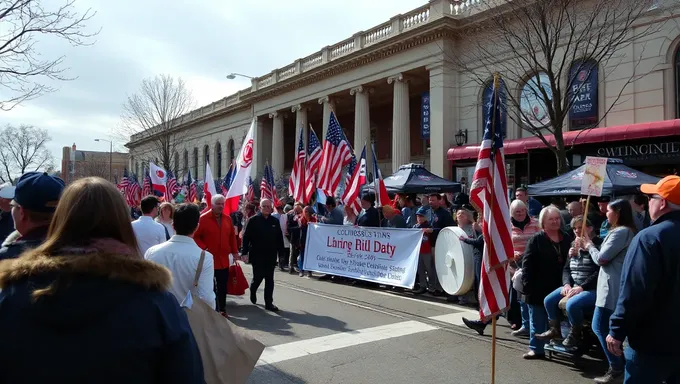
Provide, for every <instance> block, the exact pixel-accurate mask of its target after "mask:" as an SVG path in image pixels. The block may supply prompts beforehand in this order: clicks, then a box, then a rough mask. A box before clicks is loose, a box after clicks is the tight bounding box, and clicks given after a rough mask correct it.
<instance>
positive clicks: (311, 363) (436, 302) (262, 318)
mask: <svg viewBox="0 0 680 384" xmlns="http://www.w3.org/2000/svg"><path fill="white" fill-rule="evenodd" d="M243 270H244V272H245V274H246V276H247V277H248V279H250V276H251V269H250V266H248V265H243ZM275 280H276V288H275V291H274V302H275V304H276V305H277V306H278V307H279V308H280V309H281V311H280V312H278V313H276V314H275V313H271V312H267V311H265V310H264V308H263V307H264V303H263V301H264V298H263V291H262V290H263V288H264V285H263V286H261V287H260V290H259V292H258V304H257V306H254V305H252V304H251V303H250V301H249V298H248V297H249V294H248V292H246V295H244V296H242V297H236V296H229V299H228V300H229V301H228V303H227V304H228V308H227V309H228V313H229V315H230V318H231V320H232V321H233V322H234V323H235V324H237V325H239V326H242V327H244V328H246V329H248V330H250V331H251V332H252V333H253V334H254V335H255V337H256V338H257V339H258V340H260V341H261V342H262V343H264V344H265V346H266V347H267V348H266V349H265V351H264V353H263V355H262V357H261V359H260V361H259V362H258V366H257V367H256V368H255V371H254V372H253V374H252V375H251V377H250V380H249V383H253V384H255V383H257V384H263V383H295V384H302V383H324V384H325V383H328V384H331V383H337V384H341V383H376V384H378V383H379V384H382V383H385V384H400V383H410V384H411V383H428V384H438V383H441V384H445V383H446V384H451V383H464V384H468V383H470V384H472V383H490V382H491V376H490V365H491V364H490V357H491V326H489V327H488V328H487V331H486V332H485V335H484V336H479V335H477V333H476V332H474V331H472V330H470V329H468V328H466V327H465V326H464V325H463V323H462V321H461V318H462V317H463V316H466V317H468V318H476V316H478V315H477V312H476V311H475V310H474V309H472V308H467V307H463V306H458V305H451V304H448V303H446V302H445V301H444V300H443V299H441V298H434V297H431V296H428V295H425V296H421V297H417V296H413V295H412V294H410V293H392V292H390V291H387V290H384V289H382V290H381V289H376V290H371V289H366V288H360V287H353V286H349V285H345V284H339V283H333V282H330V281H319V280H317V278H316V277H314V278H311V279H310V278H307V277H305V278H301V277H299V276H298V275H290V274H288V273H283V272H279V271H278V269H277V272H276V276H275ZM527 342H528V340H526V339H517V338H514V337H512V336H510V328H509V325H508V324H507V322H506V321H505V320H504V319H500V320H499V321H498V346H497V349H496V382H497V383H499V384H501V383H503V384H512V383H517V384H520V383H521V384H526V383H592V377H595V376H598V375H600V374H602V373H603V372H604V370H606V365H605V364H603V363H601V362H597V361H593V360H590V359H589V360H586V361H585V362H583V363H581V364H580V365H579V366H580V369H577V368H575V366H574V363H573V362H572V361H569V360H557V361H548V360H546V361H526V360H523V359H522V357H521V356H522V353H524V352H526V351H527V350H528V349H527V346H526V343H527Z"/></svg>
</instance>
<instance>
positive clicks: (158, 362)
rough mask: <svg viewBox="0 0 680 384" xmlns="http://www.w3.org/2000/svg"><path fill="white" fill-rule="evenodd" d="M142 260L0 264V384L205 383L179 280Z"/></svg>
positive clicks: (98, 254)
mask: <svg viewBox="0 0 680 384" xmlns="http://www.w3.org/2000/svg"><path fill="white" fill-rule="evenodd" d="M101 249H111V248H110V247H106V248H101ZM133 254H134V256H128V255H124V254H119V253H118V252H116V251H115V250H110V251H96V250H95V251H94V252H90V251H87V252H76V251H73V250H65V251H64V252H62V253H60V254H59V255H45V254H42V253H39V251H37V250H33V251H29V252H28V253H24V254H23V255H22V256H21V257H20V258H18V259H13V260H5V261H2V262H0V289H2V292H0V340H2V343H1V344H0V361H2V369H0V383H24V384H32V383H35V384H43V383H98V384H109V383H110V384H118V383H126V384H136V383H139V384H142V383H143V384H149V383H158V384H161V383H162V384H167V383H178V384H179V383H182V384H185V383H196V384H199V383H201V384H202V383H203V365H202V363H201V357H200V353H199V351H198V348H197V346H196V341H195V340H194V336H193V334H192V332H191V328H190V327H189V322H188V320H187V316H186V314H185V313H184V312H183V310H182V309H181V308H180V307H179V305H178V304H177V300H176V299H175V297H174V296H173V295H172V294H171V293H170V292H168V291H167V289H168V288H169V287H170V284H171V279H172V278H171V276H170V272H169V271H168V270H167V269H166V268H165V267H163V266H160V265H158V264H155V263H153V262H150V261H146V260H142V259H141V258H140V256H139V255H137V252H136V251H135V252H133ZM48 287H53V288H54V291H53V292H52V293H51V294H47V295H44V296H41V297H39V298H37V299H34V298H33V297H32V294H33V293H35V292H36V291H37V290H39V289H45V288H48ZM40 356H42V357H43V358H40ZM36 359H39V363H37V361H38V360H36ZM36 364H39V367H38V368H36Z"/></svg>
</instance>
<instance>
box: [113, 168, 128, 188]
mask: <svg viewBox="0 0 680 384" xmlns="http://www.w3.org/2000/svg"><path fill="white" fill-rule="evenodd" d="M128 177H129V175H128V170H127V168H125V169H124V170H123V178H121V179H120V183H117V184H116V187H118V190H119V191H120V192H121V193H122V194H125V191H126V190H127V187H128V185H130V182H129V181H128Z"/></svg>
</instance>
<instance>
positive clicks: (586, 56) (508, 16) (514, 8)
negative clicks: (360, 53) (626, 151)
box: [443, 0, 663, 174]
mask: <svg viewBox="0 0 680 384" xmlns="http://www.w3.org/2000/svg"><path fill="white" fill-rule="evenodd" d="M652 3H653V2H652V1H650V0H607V1H597V0H590V1H584V0H513V1H508V0H493V1H487V2H482V3H481V4H479V5H478V6H477V7H479V8H481V12H482V13H480V17H481V18H482V20H481V21H480V22H479V23H475V24H472V25H469V26H466V27H465V32H464V33H465V35H467V36H474V37H471V38H466V39H465V41H462V42H461V46H460V47H457V49H456V50H455V52H450V51H447V50H446V49H445V48H443V52H444V53H445V56H446V59H447V60H449V61H450V62H452V63H453V64H454V65H455V66H457V67H458V69H459V70H460V72H461V73H462V74H463V77H464V78H466V79H467V82H472V83H475V84H476V85H481V86H487V85H488V84H489V79H490V77H491V75H492V74H493V73H499V74H500V75H501V78H502V80H503V82H504V86H505V89H507V90H508V91H503V92H504V96H505V97H506V98H507V107H506V111H507V116H508V118H509V119H511V120H512V121H513V122H515V123H516V124H517V125H518V126H520V128H521V129H523V130H526V131H528V132H529V133H531V134H532V135H534V136H536V137H538V138H539V139H540V140H541V141H543V143H544V144H545V145H546V147H547V148H549V149H550V150H551V151H552V152H553V153H554V155H555V158H556V160H557V172H558V174H561V173H564V172H566V171H568V170H569V164H568V161H567V156H566V155H567V148H568V147H569V146H570V145H571V144H572V143H565V142H564V136H563V133H564V131H565V129H566V127H568V118H569V113H570V110H571V109H572V107H573V106H574V104H575V102H577V101H578V99H579V97H581V96H582V95H583V93H584V92H582V91H585V89H584V87H588V80H589V78H590V76H591V75H592V73H593V72H594V71H597V70H599V69H602V70H603V71H604V73H602V71H601V70H600V71H599V72H598V74H599V75H604V78H605V79H606V78H607V76H608V75H610V74H611V73H612V72H614V71H615V70H616V69H617V68H618V67H619V65H621V64H622V63H626V65H630V63H631V61H632V62H633V65H632V66H633V68H632V69H631V71H630V72H631V73H632V74H631V75H630V76H628V77H627V78H626V79H624V80H622V81H620V84H617V88H616V90H615V92H614V94H613V95H609V94H608V95H607V96H608V100H607V105H609V107H608V108H606V111H605V114H604V115H606V114H607V113H608V112H609V111H610V110H611V108H612V107H613V106H614V105H616V104H617V103H618V100H619V97H621V95H622V94H623V92H624V89H626V87H627V86H628V85H629V84H631V83H632V82H634V81H636V80H638V79H640V78H641V77H643V76H644V75H646V74H648V73H649V72H651V70H652V69H653V68H647V70H646V71H645V72H642V71H640V67H639V65H638V64H639V63H640V61H641V60H642V53H641V54H640V57H630V56H627V55H626V49H627V48H629V47H630V46H631V45H632V44H634V43H636V44H640V46H641V49H642V50H644V43H642V42H643V41H644V40H645V39H644V37H646V36H649V35H651V34H653V33H655V32H657V31H658V30H659V29H660V28H661V25H662V23H663V21H662V22H656V23H655V22H649V23H647V24H646V25H645V23H643V22H642V21H643V19H644V18H647V17H654V16H655V15H657V16H658V12H659V10H658V9H656V10H652V9H650V6H652ZM652 8H654V7H652ZM645 21H650V20H645ZM631 51H633V50H632V49H631ZM575 74H578V76H575ZM528 76H529V77H530V78H529V79H528V80H527V77H528ZM617 83H618V82H617ZM463 86H465V85H463ZM521 87H523V88H522V89H523V90H522V92H520V93H519V94H518V93H516V92H514V91H513V90H515V89H520V88H521ZM610 96H616V97H615V98H613V97H610ZM527 105H531V106H533V108H522V107H525V106H527ZM599 118H600V119H602V118H604V116H599ZM598 123H599V122H598V121H594V122H592V124H590V125H588V126H586V127H585V128H592V127H595V126H597V125H598ZM581 128H583V127H581ZM548 134H552V135H554V141H555V143H554V145H553V144H552V143H551V142H550V141H549V140H548V139H546V135H548Z"/></svg>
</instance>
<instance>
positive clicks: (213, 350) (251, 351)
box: [182, 251, 264, 384]
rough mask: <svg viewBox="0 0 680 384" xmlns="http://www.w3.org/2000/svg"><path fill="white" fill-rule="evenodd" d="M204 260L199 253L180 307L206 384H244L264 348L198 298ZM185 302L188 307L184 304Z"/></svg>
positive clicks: (202, 255)
mask: <svg viewBox="0 0 680 384" xmlns="http://www.w3.org/2000/svg"><path fill="white" fill-rule="evenodd" d="M204 260H205V251H203V252H201V259H200V260H199V262H198V267H197V268H196V275H195V277H194V284H193V287H192V288H191V290H190V291H189V292H188V293H187V299H185V300H184V302H183V304H182V306H183V307H184V311H185V312H186V314H187V317H188V318H189V324H190V325H191V331H192V333H193V334H194V338H195V339H196V344H197V345H198V350H199V351H200V352H201V360H202V361H203V371H204V377H205V382H206V384H227V383H228V384H245V383H246V381H247V380H248V377H249V376H250V374H251V373H252V372H253V370H254V369H255V364H256V363H257V361H258V360H259V358H260V356H261V355H262V352H263V351H264V345H263V344H262V343H260V342H259V341H257V340H255V338H253V337H252V336H251V335H250V334H249V333H248V332H247V331H246V330H245V329H243V328H241V327H238V326H236V325H234V324H232V323H231V322H230V321H229V320H227V319H225V318H224V317H222V315H220V314H219V313H217V312H215V310H214V309H213V308H211V307H210V306H209V305H208V304H207V303H205V302H204V301H203V300H201V299H199V298H198V294H197V287H198V280H199V278H200V277H201V271H202V270H203V262H204ZM192 296H193V297H195V298H196V300H193V299H192ZM187 302H190V304H188V305H184V303H187Z"/></svg>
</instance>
